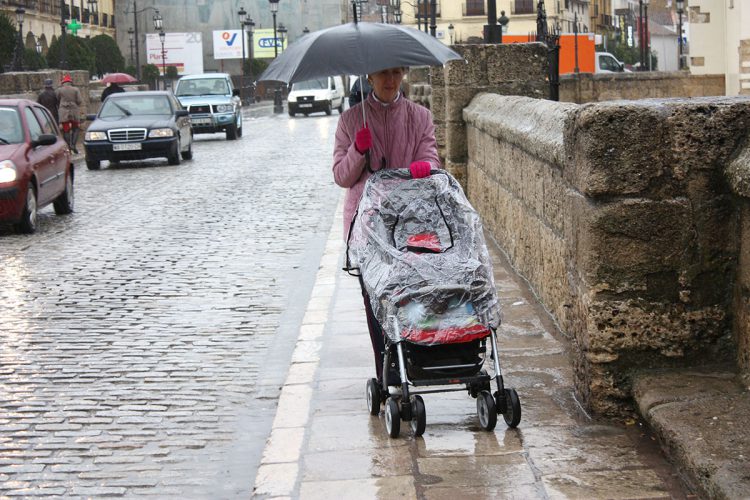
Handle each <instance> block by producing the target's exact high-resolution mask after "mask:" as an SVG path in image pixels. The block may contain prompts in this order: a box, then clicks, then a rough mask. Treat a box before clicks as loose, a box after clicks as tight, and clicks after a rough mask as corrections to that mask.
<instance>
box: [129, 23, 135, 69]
mask: <svg viewBox="0 0 750 500" xmlns="http://www.w3.org/2000/svg"><path fill="white" fill-rule="evenodd" d="M134 38H135V30H134V29H133V28H128V41H129V42H130V65H131V66H133V65H134V64H135V60H134V59H133V40H134Z"/></svg>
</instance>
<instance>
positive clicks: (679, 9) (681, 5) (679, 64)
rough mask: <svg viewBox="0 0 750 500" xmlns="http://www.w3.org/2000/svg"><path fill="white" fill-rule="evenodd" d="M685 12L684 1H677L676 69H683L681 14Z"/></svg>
mask: <svg viewBox="0 0 750 500" xmlns="http://www.w3.org/2000/svg"><path fill="white" fill-rule="evenodd" d="M683 12H685V0H677V19H678V23H679V29H678V30H677V36H679V39H678V44H679V47H680V51H679V56H680V57H679V59H678V61H677V67H678V68H679V69H682V68H683V64H682V13H683Z"/></svg>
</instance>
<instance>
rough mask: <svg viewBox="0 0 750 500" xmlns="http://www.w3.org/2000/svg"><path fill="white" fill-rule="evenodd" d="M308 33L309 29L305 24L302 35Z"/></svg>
mask: <svg viewBox="0 0 750 500" xmlns="http://www.w3.org/2000/svg"><path fill="white" fill-rule="evenodd" d="M309 33H310V30H309V29H307V26H305V29H303V30H302V36H305V35H308V34H309Z"/></svg>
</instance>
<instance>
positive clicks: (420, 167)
mask: <svg viewBox="0 0 750 500" xmlns="http://www.w3.org/2000/svg"><path fill="white" fill-rule="evenodd" d="M430 168H431V166H430V162H428V161H415V162H412V164H411V165H409V172H411V177H412V179H421V178H422V177H428V176H429V175H430Z"/></svg>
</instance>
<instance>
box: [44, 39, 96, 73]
mask: <svg viewBox="0 0 750 500" xmlns="http://www.w3.org/2000/svg"><path fill="white" fill-rule="evenodd" d="M62 39H63V37H60V38H57V39H55V41H53V42H52V43H51V44H50V46H49V50H48V51H47V64H48V65H49V67H50V68H61V64H60V49H61V47H60V42H61V40H62ZM65 60H66V63H67V64H66V67H65V69H82V70H86V71H88V72H89V73H91V74H92V75H93V74H94V73H96V56H95V55H94V52H93V51H92V50H91V49H90V48H89V45H88V43H86V41H85V39H82V38H78V37H77V36H72V35H70V34H66V35H65Z"/></svg>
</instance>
